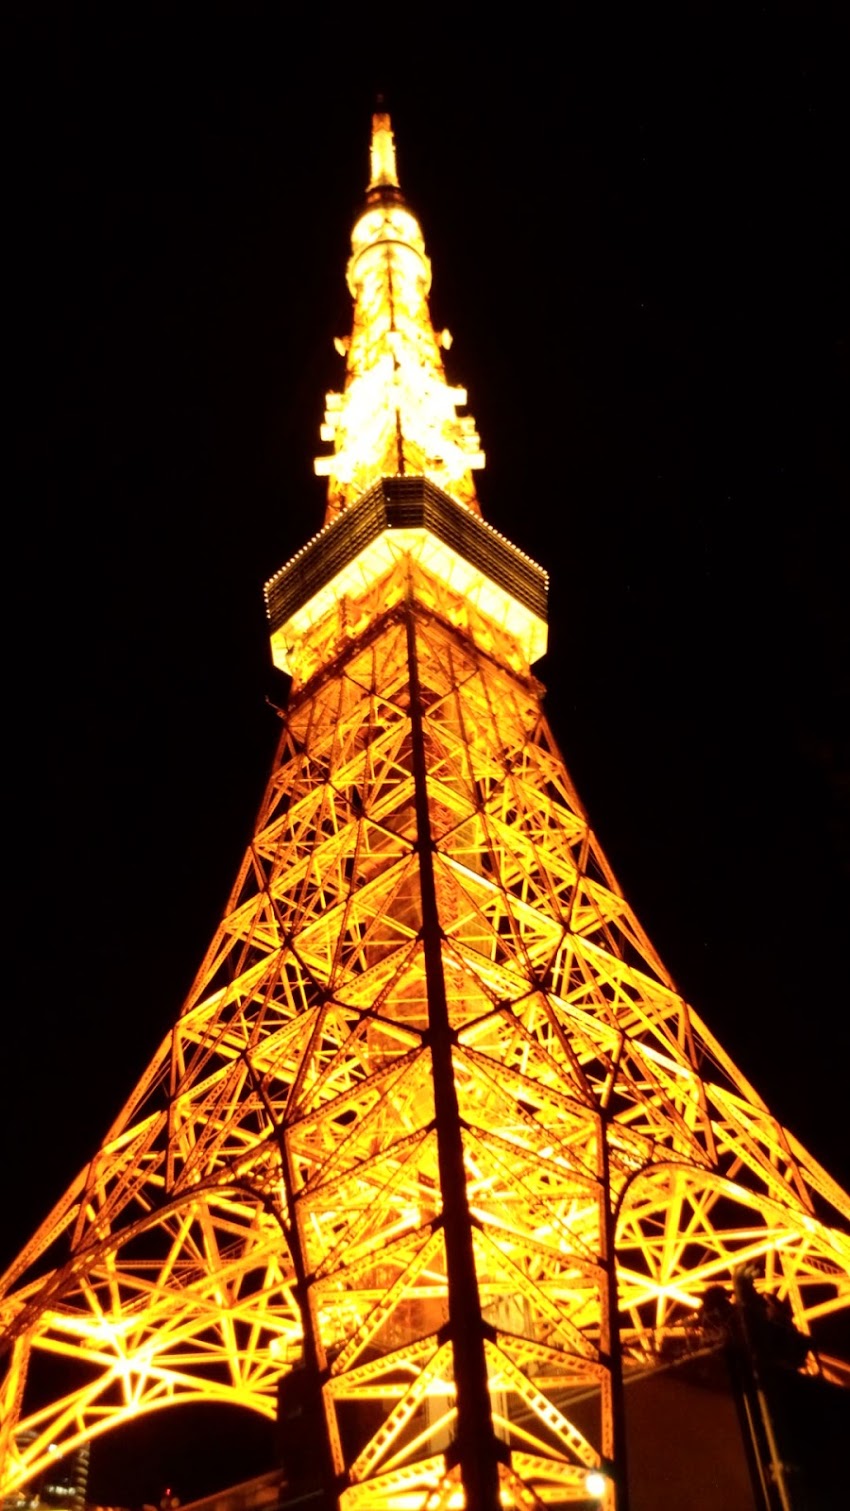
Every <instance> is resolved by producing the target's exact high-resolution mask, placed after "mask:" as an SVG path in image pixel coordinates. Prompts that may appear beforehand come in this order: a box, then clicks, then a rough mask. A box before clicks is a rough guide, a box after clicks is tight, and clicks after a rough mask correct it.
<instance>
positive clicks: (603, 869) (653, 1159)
mask: <svg viewBox="0 0 850 1511" xmlns="http://www.w3.org/2000/svg"><path fill="white" fill-rule="evenodd" d="M348 283H349V287H350V290H351V294H352V298H353V301H354V320H353V328H352V333H351V336H350V338H349V339H348V341H346V342H344V343H342V342H341V343H339V344H340V347H341V349H342V350H343V351H344V352H345V355H346V374H345V383H344V387H343V391H342V393H340V394H330V395H328V400H327V415H326V420H325V424H324V426H323V428H322V439H323V441H325V442H327V443H333V448H334V449H333V451H332V453H331V454H329V455H327V456H325V457H322V458H321V459H320V460H319V462H318V463H317V470H318V471H319V472H320V473H321V474H323V475H325V476H327V478H328V507H327V516H326V522H325V525H324V528H323V529H322V530H321V531H320V532H319V534H318V535H316V536H314V538H313V539H312V540H311V541H309V542H308V544H307V545H306V546H304V548H303V549H302V550H301V551H300V552H299V553H298V555H297V556H296V557H295V558H294V560H292V561H291V562H289V563H288V565H286V566H285V567H283V568H282V570H281V571H280V572H278V573H277V575H276V576H275V577H273V578H272V580H271V582H270V583H269V584H268V588H267V602H268V612H269V617H270V621H271V628H272V646H273V651H274V659H275V662H276V664H277V665H278V666H280V667H282V668H283V669H284V670H285V671H286V672H288V673H289V674H290V675H291V677H292V692H291V696H290V700H289V705H288V709H287V712H286V715H285V718H284V722H283V733H282V736H281V741H280V747H279V750H278V753H277V756H276V758H275V762H274V767H273V770H272V774H271V778H270V780H269V784H268V788H267V790H266V794H265V797H264V800H263V804H262V808H261V811H260V815H259V818H258V820H257V825H256V830H255V833H254V836H253V839H252V840H251V843H250V845H249V847H248V850H247V852H246V855H245V859H244V862H243V864H242V868H241V870H240V872H239V875H238V878H237V880H236V884H235V886H234V889H233V893H232V895H231V898H230V900H229V902H228V905H227V909H226V911H225V914H224V918H223V920H222V923H221V925H220V927H219V929H218V932H217V933H216V935H215V938H214V939H213V942H212V944H211V946H210V949H209V951H208V954H207V956H206V958H205V960H204V962H203V965H202V966H201V969H200V972H199V974H198V977H197V980H196V982H195V984H194V986H193V988H192V991H191V993H190V995H189V997H188V1000H187V1002H186V1004H185V1006H184V1008H183V1010H182V1012H181V1014H180V1017H179V1018H178V1020H177V1022H176V1023H175V1025H174V1027H173V1029H172V1030H171V1032H170V1033H169V1034H168V1036H167V1038H166V1040H165V1042H164V1043H163V1045H162V1047H161V1049H160V1051H159V1053H158V1054H157V1055H156V1057H155V1058H154V1060H153V1062H152V1064H151V1065H150V1067H149V1068H148V1070H147V1071H146V1072H145V1074H144V1076H143V1078H142V1080H141V1081H140V1083H139V1085H138V1087H137V1088H136V1090H135V1091H134V1092H133V1095H132V1096H131V1098H130V1100H129V1102H128V1104H127V1106H126V1107H125V1109H124V1111H123V1112H122V1113H121V1115H120V1117H119V1118H118V1120H117V1121H116V1123H115V1125H114V1126H113V1128H112V1129H111V1131H110V1133H109V1134H108V1136H107V1138H106V1139H105V1141H104V1143H103V1145H102V1147H101V1148H100V1149H99V1150H98V1152H97V1153H96V1155H95V1156H94V1158H93V1159H92V1161H91V1163H90V1164H88V1165H87V1166H86V1167H85V1169H84V1170H83V1171H82V1172H81V1174H80V1176H79V1178H78V1179H77V1181H76V1182H75V1183H74V1185H73V1186H72V1188H71V1189H70V1191H69V1192H68V1194H67V1195H66V1196H65V1197H64V1198H63V1200H62V1201H61V1202H60V1203H59V1205H58V1206H57V1207H56V1209H55V1211H54V1212H53V1213H52V1214H51V1216H50V1217H49V1218H48V1220H47V1221H46V1222H45V1224H44V1226H43V1227H42V1228H41V1229H40V1231H39V1232H38V1233H37V1234H36V1236H35V1238H34V1239H33V1241H32V1243H31V1244H30V1245H29V1246H28V1247H27V1248H26V1249H25V1251H24V1252H23V1254H22V1255H21V1256H20V1259H19V1261H18V1262H17V1263H16V1264H15V1265H14V1266H13V1267H12V1269H11V1270H10V1272H9V1273H8V1274H7V1276H6V1277H5V1280H4V1282H3V1290H2V1296H3V1298H4V1299H3V1300H2V1303H1V1304H2V1314H0V1315H2V1324H3V1329H4V1335H5V1339H6V1343H7V1347H8V1355H7V1370H6V1374H5V1380H4V1385H3V1391H4V1396H5V1400H4V1406H5V1415H4V1421H5V1432H6V1437H5V1439H4V1440H3V1444H2V1448H3V1455H2V1456H3V1472H4V1485H5V1487H6V1488H7V1489H9V1490H11V1489H14V1488H15V1487H16V1486H18V1485H19V1484H21V1483H24V1482H25V1481H26V1480H27V1478H28V1477H30V1476H31V1475H33V1474H34V1473H36V1472H37V1471H38V1470H39V1469H40V1468H41V1467H42V1466H43V1465H44V1464H45V1462H46V1461H47V1456H48V1451H49V1445H50V1444H54V1445H57V1446H58V1448H59V1449H60V1450H62V1449H66V1450H70V1449H71V1448H73V1447H76V1446H77V1445H79V1444H81V1443H83V1442H85V1441H86V1440H88V1439H90V1438H93V1437H94V1436H95V1435H97V1434H98V1433H100V1432H103V1431H105V1430H106V1429H107V1428H110V1427H112V1426H117V1425H119V1424H120V1423H122V1422H125V1421H126V1420H127V1419H128V1418H130V1417H132V1416H134V1415H136V1414H138V1413H142V1412H147V1411H153V1410H157V1409H161V1408H164V1407H166V1406H171V1405H174V1404H177V1403H179V1402H182V1401H190V1400H197V1399H205V1400H210V1401H221V1402H230V1403H237V1404H241V1405H243V1406H247V1407H250V1408H252V1409H253V1410H256V1411H258V1412H261V1413H264V1414H265V1415H266V1416H268V1417H273V1416H274V1415H275V1413H276V1411H277V1410H278V1402H279V1401H280V1411H281V1416H282V1419H283V1420H284V1422H286V1421H288V1420H291V1419H294V1420H295V1421H296V1422H297V1423H300V1428H299V1431H300V1432H301V1433H302V1435H303V1437H304V1440H305V1441H306V1442H308V1443H309V1445H310V1452H309V1454H308V1455H307V1456H306V1457H307V1459H308V1462H306V1464H304V1463H302V1464H299V1463H298V1462H297V1459H298V1456H297V1454H293V1453H292V1443H291V1438H292V1436H293V1434H292V1432H290V1445H289V1450H288V1451H289V1464H290V1480H291V1487H292V1495H293V1497H294V1498H297V1497H298V1496H299V1495H301V1494H304V1495H309V1494H310V1493H311V1492H314V1493H315V1494H316V1496H317V1500H316V1503H317V1504H321V1505H324V1506H336V1505H339V1506H340V1507H341V1508H342V1511H387V1508H396V1511H408V1508H409V1511H425V1508H427V1511H438V1508H448V1507H457V1506H462V1505H464V1504H465V1505H466V1506H468V1507H471V1508H475V1511H495V1508H496V1507H497V1506H499V1505H502V1506H516V1507H534V1506H539V1505H553V1506H554V1505H557V1506H563V1505H566V1504H570V1503H576V1504H584V1505H585V1506H587V1505H588V1504H590V1503H592V1502H593V1501H594V1499H595V1500H596V1501H597V1502H598V1501H599V1500H601V1501H603V1503H604V1504H605V1505H606V1506H607V1507H609V1508H613V1507H615V1506H616V1507H617V1508H618V1511H619V1508H622V1507H623V1506H624V1505H625V1497H626V1492H625V1485H624V1474H623V1440H622V1434H623V1412H622V1399H623V1393H622V1384H621V1382H622V1376H623V1372H626V1374H627V1373H628V1371H629V1370H631V1369H633V1368H635V1367H637V1366H643V1367H646V1366H647V1365H649V1364H652V1362H653V1361H655V1360H657V1358H658V1357H659V1353H660V1351H661V1349H662V1347H670V1346H671V1344H672V1343H675V1340H676V1339H681V1338H682V1337H685V1336H686V1335H688V1333H689V1330H690V1332H693V1328H694V1322H695V1319H697V1320H698V1319H699V1314H700V1308H701V1305H702V1300H703V1297H704V1295H705V1293H706V1292H707V1291H708V1290H709V1288H712V1294H713V1295H714V1296H715V1297H716V1295H717V1290H716V1288H717V1287H718V1286H719V1287H722V1288H725V1289H726V1290H727V1291H728V1292H729V1293H730V1294H732V1292H733V1287H734V1286H735V1285H736V1284H738V1283H739V1277H740V1274H741V1273H742V1271H744V1269H745V1267H746V1273H747V1275H748V1277H753V1276H754V1277H755V1286H756V1289H757V1290H758V1291H760V1292H762V1293H763V1294H765V1295H767V1296H772V1297H775V1298H777V1299H778V1300H779V1301H780V1302H782V1303H783V1304H784V1303H786V1302H787V1303H788V1305H790V1308H791V1310H792V1312H793V1317H794V1320H795V1322H796V1325H797V1327H798V1328H799V1329H801V1330H802V1331H803V1332H810V1331H811V1330H812V1329H813V1328H815V1329H816V1326H817V1323H818V1321H819V1319H822V1318H824V1317H826V1316H827V1315H828V1314H831V1313H834V1312H836V1311H838V1310H839V1309H841V1308H842V1307H844V1308H847V1307H848V1306H850V1239H848V1235H847V1229H846V1226H844V1227H842V1226H841V1224H842V1223H844V1224H845V1225H846V1224H847V1223H848V1221H850V1203H848V1200H847V1198H846V1197H845V1196H844V1194H843V1193H842V1192H841V1191H840V1190H839V1189H838V1188H837V1186H836V1185H835V1184H834V1182H833V1181H832V1180H831V1179H830V1178H829V1176H828V1175H827V1174H826V1173H825V1172H824V1171H823V1170H821V1169H820V1168H819V1167H818V1165H817V1164H816V1163H815V1162H814V1161H813V1160H812V1159H811V1158H810V1156H809V1155H808V1154H807V1153H806V1152H805V1150H804V1149H802V1148H801V1146H800V1145H799V1143H798V1142H797V1141H796V1139H794V1138H793V1136H792V1135H791V1134H790V1133H788V1132H787V1131H786V1130H785V1129H784V1128H782V1127H780V1125H779V1124H778V1123H777V1121H776V1120H775V1119H774V1118H773V1117H771V1115H770V1113H769V1112H768V1110H767V1108H766V1107H765V1106H764V1103H763V1102H762V1101H761V1099H760V1098H759V1096H758V1094H757V1093H756V1092H755V1091H754V1090H753V1088H752V1087H751V1086H750V1085H749V1083H748V1082H747V1081H746V1080H745V1079H744V1078H743V1077H742V1076H741V1074H740V1073H739V1071H738V1070H736V1068H735V1067H734V1065H733V1064H732V1063H731V1061H730V1060H729V1057H728V1056H727V1055H726V1054H725V1052H724V1051H723V1049H722V1048H721V1047H720V1045H719V1044H718V1043H717V1042H716V1040H715V1039H714V1038H713V1037H712V1035H711V1033H710V1032H709V1031H708V1029H707V1028H705V1027H704V1025H703V1024H702V1023H701V1022H700V1020H699V1019H698V1017H697V1016H696V1014H695V1013H693V1012H692V1011H691V1009H690V1008H689V1007H688V1006H687V1005H686V1004H685V1002H684V1001H683V1000H682V998H681V996H680V995H679V993H678V992H677V991H676V989H675V987H674V986H673V984H672V982H671V981H670V978H669V976H668V974H667V972H666V971H665V969H664V967H663V965H662V964H661V962H660V961H659V959H658V957H657V956H656V954H655V952H654V950H653V948H652V946H651V944H650V943H649V940H648V939H647V938H646V936H645V934H644V933H643V930H642V929H641V927H640V925H639V923H638V921H637V919H636V918H635V916H634V914H633V913H632V911H631V909H630V908H629V906H628V904H627V903H626V901H625V899H624V898H623V896H622V894H621V892H620V889H619V887H618V886H617V883H616V881H615V879H614V877H613V875H612V874H611V871H610V868H609V866H608V864H607V862H606V860H605V857H604V856H603V854H602V853H601V851H600V848H599V845H598V844H597V841H596V839H595V837H594V834H593V831H592V829H591V828H590V826H589V824H588V821H587V818H586V817H585V814H584V811H583V809H582V807H581V804H580V802H579V800H578V797H577V796H576V793H575V791H574V789H573V787H572V785H571V782H570V780H569V777H568V775H567V772H566V769H565V767H564V762H563V760H562V758H561V755H560V753H559V751H558V748H557V745H556V744H555V741H554V739H553V737H552V735H551V733H550V731H549V728H548V726H547V723H546V720H545V717H544V715H543V712H542V708H541V688H540V685H539V684H538V683H537V682H536V681H535V678H534V675H533V673H532V671H531V667H532V665H533V664H534V663H535V662H536V661H537V660H538V658H539V657H540V656H542V654H543V652H544V650H545V646H546V619H545V615H546V585H547V579H546V575H545V573H544V572H543V571H542V570H541V568H540V567H538V566H536V565H535V564H534V563H533V562H532V561H530V560H529V559H528V558H527V557H526V556H524V555H523V553H522V552H521V551H518V550H517V549H516V547H514V546H513V545H511V544H510V543H509V542H508V541H507V540H505V539H504V538H503V537H502V536H501V535H499V534H498V533H497V532H496V531H495V530H493V529H492V528H491V527H490V526H489V525H487V524H486V523H485V522H484V521H483V520H482V518H481V514H480V510H479V506H478V502H477V498H476V492H475V486H474V481H473V479H474V473H475V470H476V469H477V468H479V467H481V466H482V465H483V456H482V454H481V452H480V450H479V445H478V437H477V435H476V432H475V427H474V423H473V421H472V420H471V419H470V418H468V417H463V416H460V415H459V414H458V412H457V411H458V409H459V408H463V406H464V405H465V402H466V395H465V393H464V391H463V390H462V389H459V388H453V387H451V386H450V385H449V383H448V382H447V380H446V376H445V373H444V369H443V362H442V355H441V349H442V348H445V347H447V346H448V344H449V337H448V334H447V333H445V332H444V333H443V334H442V336H438V335H436V334H435V332H434V330H433V328H432V325H431V319H430V314H429V307H428V292H429V286H430V266H429V262H428V258H427V257H426V255H425V247H424V243H423V239H422V233H421V230H420V227H419V222H418V221H417V219H416V217H415V216H414V214H413V213H412V211H411V210H410V209H409V208H408V206H407V205H406V203H405V201H404V199H403V197H402V194H401V192H400V190H399V186H398V179H397V176H396V165H395V153H394V148H393V138H392V133H391V130H390V124H389V120H388V118H387V117H386V116H384V115H378V116H376V117H375V119H374V125H373V133H372V147H371V177H370V182H369V188H368V191H367V197H366V204H365V207H364V209H363V211H362V213H361V214H360V215H359V217H358V219H357V221H356V224H355V226H354V230H353V233H352V255H351V259H350V262H349V264H348ZM36 1355H40V1356H42V1360H41V1367H39V1369H38V1370H36V1371H33V1377H34V1378H33V1382H32V1387H31V1393H30V1392H28V1390H27V1385H26V1381H27V1369H28V1363H30V1362H31V1361H32V1359H33V1358H34V1357H35V1356H36ZM48 1355H60V1356H62V1358H61V1366H62V1367H61V1368H60V1369H59V1370H58V1371H57V1375H56V1378H57V1384H56V1386H55V1389H54V1390H53V1393H49V1392H48V1393H45V1390H46V1387H45V1385H44V1381H45V1379H46V1377H47V1371H46V1368H45V1365H44V1359H45V1357H46V1356H48ZM809 1367H810V1368H812V1369H814V1368H816V1367H817V1364H816V1356H815V1355H814V1354H810V1356H809Z"/></svg>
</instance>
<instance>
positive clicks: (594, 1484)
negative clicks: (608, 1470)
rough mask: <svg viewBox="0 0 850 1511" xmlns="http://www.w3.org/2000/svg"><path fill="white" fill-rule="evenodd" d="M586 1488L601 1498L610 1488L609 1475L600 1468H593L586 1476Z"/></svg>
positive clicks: (589, 1493)
mask: <svg viewBox="0 0 850 1511" xmlns="http://www.w3.org/2000/svg"><path fill="white" fill-rule="evenodd" d="M584 1488H585V1490H586V1491H587V1493H588V1495H593V1496H595V1497H596V1499H597V1500H601V1498H602V1496H603V1495H604V1494H605V1491H606V1490H607V1488H608V1480H607V1477H606V1476H605V1475H604V1474H603V1473H602V1471H601V1470H600V1469H591V1470H590V1473H589V1474H586V1475H585V1476H584Z"/></svg>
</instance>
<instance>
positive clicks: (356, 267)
mask: <svg viewBox="0 0 850 1511" xmlns="http://www.w3.org/2000/svg"><path fill="white" fill-rule="evenodd" d="M369 157H370V176H369V185H368V188H367V190H366V203H365V205H364V207H363V209H362V211H361V212H360V214H359V215H358V217H357V219H356V221H355V223H354V228H353V230H352V233H351V257H350V258H349V261H348V270H347V277H348V287H349V290H350V292H351V297H352V299H353V301H354V315H353V321H352V329H351V335H350V336H348V337H345V338H343V339H338V340H337V342H336V346H337V350H338V351H339V352H340V353H341V354H343V355H345V357H346V367H345V383H344V385H343V390H342V393H329V394H328V395H327V400H326V410H325V419H324V424H323V425H322V427H321V430H320V435H321V439H322V440H323V441H325V442H329V443H332V444H333V447H334V450H333V453H332V454H331V455H330V456H321V457H318V458H317V459H316V463H315V467H316V472H317V473H318V475H319V476H320V477H326V478H327V480H328V502H327V510H326V514H325V522H326V523H330V521H331V520H333V519H335V518H336V516H337V515H338V514H341V513H342V511H343V510H344V509H347V508H349V507H350V506H351V505H352V504H353V503H355V502H356V501H357V499H358V498H360V496H361V495H362V494H363V493H364V492H365V491H366V490H367V489H368V488H370V487H371V486H372V485H373V484H375V483H377V482H380V480H381V478H384V477H409V476H413V477H426V478H429V479H430V480H431V481H432V482H434V483H436V484H437V485H438V487H440V488H441V489H442V490H443V492H444V493H447V494H448V495H449V497H450V498H453V499H454V500H455V501H456V502H457V503H459V504H463V505H464V507H465V508H467V509H470V510H471V511H472V512H473V514H480V513H481V510H480V508H479V505H478V499H477V497H476V492H475V481H474V473H475V471H476V470H477V469H478V468H481V467H483V466H484V455H483V453H482V451H481V448H480V444H479V439H478V433H477V431H476V429H475V421H474V420H473V419H472V417H471V415H459V414H458V409H463V408H464V407H465V405H466V390H465V389H464V388H458V387H454V386H452V385H451V384H450V383H449V382H448V380H447V378H446V373H445V369H444V367H443V358H442V352H443V350H446V349H448V347H449V346H450V345H451V337H450V335H449V332H448V331H441V332H440V333H439V334H438V333H436V332H435V330H434V327H433V325H432V323H431V312H430V308H429V304H428V295H429V292H430V288H431V263H430V260H429V258H428V257H427V255H426V252H425V241H424V238H423V235H422V229H421V227H420V224H419V221H418V219H417V217H416V216H415V215H414V213H413V211H412V210H411V209H410V207H409V206H408V205H407V203H406V201H405V199H404V196H403V194H402V192H401V189H400V187H399V181H398V170H397V167H396V155H395V141H394V137H393V131H392V125H391V122H390V117H389V115H387V114H386V112H384V111H378V112H376V113H375V115H373V117H372V139H371V145H370V153H369Z"/></svg>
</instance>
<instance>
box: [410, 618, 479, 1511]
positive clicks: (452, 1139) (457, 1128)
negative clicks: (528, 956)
mask: <svg viewBox="0 0 850 1511" xmlns="http://www.w3.org/2000/svg"><path fill="white" fill-rule="evenodd" d="M407 659H408V669H409V677H410V724H411V733H412V744H413V778H414V791H415V807H416V845H417V851H418V854H419V875H420V884H421V889H422V940H423V947H424V953H425V981H426V986H427V991H428V1030H429V1042H430V1048H431V1064H432V1070H433V1077H434V1107H435V1111H436V1120H437V1163H438V1167H439V1172H440V1195H441V1199H442V1206H443V1233H444V1241H445V1245H446V1274H447V1280H448V1292H449V1329H450V1333H451V1340H452V1351H453V1354H454V1370H455V1387H456V1390H457V1426H458V1432H457V1453H458V1459H459V1463H460V1473H461V1479H462V1481H463V1486H464V1490H465V1492H466V1511H498V1508H499V1461H500V1459H501V1458H502V1453H501V1452H500V1448H499V1443H498V1440H497V1438H496V1434H495V1432H494V1430H493V1419H492V1416H491V1414H490V1392H489V1389H488V1386H487V1360H486V1356H485V1353H484V1327H485V1324H484V1318H483V1316H482V1312H481V1298H480V1296H479V1294H478V1278H477V1276H476V1273H475V1254H474V1252H473V1247H472V1220H471V1217H470V1213H469V1203H468V1201H467V1198H466V1172H465V1169H464V1162H463V1140H462V1136H461V1120H460V1109H459V1106H458V1100H457V1088H456V1087H455V1081H454V1068H453V1065H452V1046H453V1043H454V1037H455V1036H454V1034H453V1032H452V1029H451V1025H450V1023H449V1007H448V1001H447V999H446V984H445V980H444V977H443V957H442V947H441V938H442V931H441V928H440V919H439V911H438V908H437V888H436V883H435V880H434V858H433V848H434V842H433V838H432V835H431V815H430V812H429V807H428V763H427V760H426V757H425V735H424V729H423V722H422V689H421V684H420V681H419V664H418V660H417V654H416V624H415V616H414V611H413V607H412V605H411V604H410V603H409V602H408V605H407Z"/></svg>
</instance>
